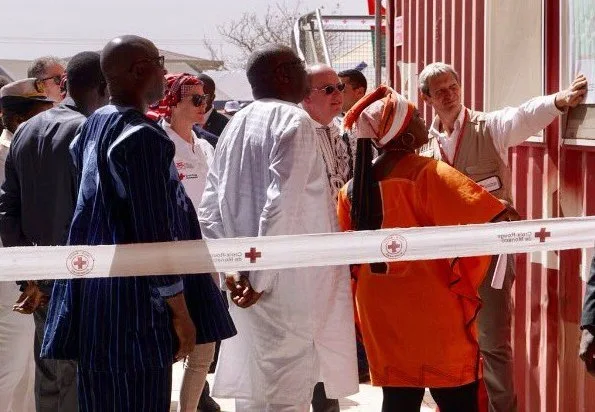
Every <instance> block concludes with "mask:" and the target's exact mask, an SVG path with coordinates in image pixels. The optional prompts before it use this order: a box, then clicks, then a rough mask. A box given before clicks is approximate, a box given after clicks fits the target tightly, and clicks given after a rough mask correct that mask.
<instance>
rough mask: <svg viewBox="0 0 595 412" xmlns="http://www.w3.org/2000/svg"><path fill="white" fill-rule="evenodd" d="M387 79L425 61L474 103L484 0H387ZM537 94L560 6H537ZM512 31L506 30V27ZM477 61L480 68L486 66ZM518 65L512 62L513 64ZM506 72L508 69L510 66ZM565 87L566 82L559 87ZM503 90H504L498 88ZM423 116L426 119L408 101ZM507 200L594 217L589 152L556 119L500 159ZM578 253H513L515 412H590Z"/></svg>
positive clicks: (592, 401)
mask: <svg viewBox="0 0 595 412" xmlns="http://www.w3.org/2000/svg"><path fill="white" fill-rule="evenodd" d="M386 3H387V6H388V7H387V14H388V19H387V22H388V42H387V48H388V49H387V53H388V61H389V62H390V64H389V67H388V69H389V78H390V79H392V81H393V85H394V86H395V87H397V89H401V87H402V86H403V85H402V84H401V73H400V72H399V68H398V65H397V63H398V62H404V63H413V64H415V65H416V66H417V73H419V71H421V69H423V67H424V66H425V65H426V64H428V63H431V62H433V61H445V62H447V63H450V64H453V65H454V67H455V68H456V70H458V71H459V73H460V74H461V81H462V86H463V92H464V95H463V100H464V104H465V105H466V106H467V107H470V108H474V109H477V110H481V109H483V106H484V94H483V90H484V38H485V30H484V20H485V19H484V17H485V16H484V13H485V2H484V0H467V1H465V0H452V1H451V0H389V1H387V2H386ZM544 11H545V13H544V19H545V21H544V27H545V33H544V34H545V58H544V61H545V62H546V63H545V66H546V67H545V68H544V69H545V83H546V84H545V90H546V92H547V93H554V92H556V91H558V90H559V89H560V86H561V82H560V67H559V62H560V4H559V0H544ZM395 16H403V26H404V36H403V37H404V41H403V45H402V46H397V47H394V33H393V32H392V31H393V29H394V19H395ZM513 29H514V28H511V30H513ZM486 64H490V63H489V62H486ZM518 64H522V62H519V63H518ZM511 69H512V70H514V63H511ZM562 83H563V84H562V85H563V86H565V85H566V84H565V83H566V82H562ZM503 87H505V85H503ZM417 103H418V107H419V108H420V111H421V112H422V113H423V114H424V116H425V118H426V119H431V118H432V116H433V113H432V111H431V109H430V108H428V107H425V105H423V103H422V102H421V101H417ZM510 160H511V166H512V168H513V174H514V195H515V203H516V206H517V208H518V209H519V211H520V213H521V215H522V216H524V217H526V218H528V219H539V218H546V217H566V216H584V215H595V196H593V195H591V196H589V192H590V193H595V150H594V148H585V147H581V146H578V147H576V146H575V147H570V146H564V145H561V144H560V123H559V121H556V122H554V123H553V124H552V125H551V126H549V127H548V128H547V129H546V131H545V143H526V144H524V145H521V146H519V147H517V148H515V149H513V150H511V153H510ZM582 253H583V252H582V251H580V250H573V251H567V252H561V253H556V252H552V253H537V254H533V255H526V254H521V255H517V257H516V262H517V279H516V283H515V289H514V302H515V318H514V327H513V342H514V356H515V368H516V371H515V378H516V386H517V393H518V396H519V411H525V412H536V411H547V412H550V411H557V412H579V411H595V378H593V377H591V376H589V375H587V374H586V372H585V369H584V366H583V365H582V363H581V362H579V359H578V356H577V354H578V339H579V331H578V323H579V319H580V313H581V307H582V296H583V292H584V283H583V282H582V281H581V280H580V264H581V262H585V258H584V257H583V256H582Z"/></svg>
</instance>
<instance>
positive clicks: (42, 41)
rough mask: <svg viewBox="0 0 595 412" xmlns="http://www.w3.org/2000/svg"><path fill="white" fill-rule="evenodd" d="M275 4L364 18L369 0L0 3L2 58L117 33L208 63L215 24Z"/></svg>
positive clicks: (97, 42) (78, 47)
mask: <svg viewBox="0 0 595 412" xmlns="http://www.w3.org/2000/svg"><path fill="white" fill-rule="evenodd" d="M277 2H280V3H283V2H285V4H287V5H288V6H291V7H293V6H294V5H295V4H296V3H298V2H299V4H300V9H301V10H304V11H305V12H308V11H312V10H314V9H315V8H317V7H322V8H323V14H324V13H325V12H328V14H331V12H335V10H337V8H338V9H339V10H340V13H341V14H358V15H359V14H368V6H367V0H301V1H299V0H231V1H219V0H208V1H207V0H194V1H190V0H162V1H155V0H97V1H95V0H94V1H91V0H53V1H26V0H25V1H22V0H2V3H3V7H2V9H3V10H2V14H3V19H2V22H1V23H0V59H34V58H36V57H39V56H42V55H55V56H58V57H67V56H71V55H72V54H74V53H77V52H80V51H83V50H100V49H101V48H102V47H103V46H104V45H105V43H106V42H107V41H108V40H109V39H111V38H113V37H116V36H118V35H120V34H137V35H141V36H143V37H147V38H149V39H151V40H153V41H154V42H155V44H156V45H157V47H159V48H161V49H166V50H170V51H174V52H178V53H183V54H188V55H191V56H197V57H202V58H210V55H209V53H208V52H207V51H206V49H205V48H204V46H203V38H205V37H206V38H208V39H210V40H211V42H212V43H213V44H214V45H215V47H218V45H220V44H222V45H225V43H223V42H222V40H221V39H220V38H219V36H218V33H217V29H216V27H217V25H221V24H224V23H225V22H226V21H233V20H237V19H239V17H241V16H242V14H243V13H246V12H251V11H255V12H258V13H263V14H264V13H265V12H266V10H267V7H268V6H271V5H274V4H275V3H277ZM228 49H229V46H228ZM226 51H227V50H225V49H224V54H225V52H226Z"/></svg>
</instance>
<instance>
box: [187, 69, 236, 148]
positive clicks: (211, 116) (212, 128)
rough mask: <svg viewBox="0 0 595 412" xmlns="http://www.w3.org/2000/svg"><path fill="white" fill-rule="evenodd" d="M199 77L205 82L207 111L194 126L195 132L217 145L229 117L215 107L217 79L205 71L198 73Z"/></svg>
mask: <svg viewBox="0 0 595 412" xmlns="http://www.w3.org/2000/svg"><path fill="white" fill-rule="evenodd" d="M198 79H199V80H200V81H201V82H203V85H204V92H205V97H206V107H205V113H204V114H203V115H202V116H200V119H199V120H198V123H197V124H196V126H195V127H194V132H195V133H196V134H197V135H199V136H200V137H202V138H203V139H205V140H206V141H207V142H209V143H210V144H211V145H212V146H213V147H215V146H216V145H217V141H218V140H219V136H221V132H223V129H224V128H225V126H226V125H227V122H229V118H228V117H227V116H225V115H223V114H221V113H219V112H218V111H217V110H215V108H214V107H213V102H214V101H215V81H214V80H213V79H212V78H211V77H210V76H207V75H206V74H204V73H201V74H199V75H198Z"/></svg>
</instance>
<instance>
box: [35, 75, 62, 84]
mask: <svg viewBox="0 0 595 412" xmlns="http://www.w3.org/2000/svg"><path fill="white" fill-rule="evenodd" d="M39 80H41V81H42V82H45V81H47V80H51V81H53V82H54V84H55V85H56V86H60V83H61V81H62V76H50V77H45V78H43V79H39Z"/></svg>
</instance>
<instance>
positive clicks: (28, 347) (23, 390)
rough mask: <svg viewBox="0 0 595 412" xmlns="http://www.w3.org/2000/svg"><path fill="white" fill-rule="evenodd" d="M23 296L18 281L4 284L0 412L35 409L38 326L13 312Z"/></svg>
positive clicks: (0, 292) (0, 290) (0, 314)
mask: <svg viewBox="0 0 595 412" xmlns="http://www.w3.org/2000/svg"><path fill="white" fill-rule="evenodd" d="M19 295H20V292H19V287H18V285H16V284H15V283H14V282H0V412H31V411H34V410H35V394H34V387H35V361H34V357H33V340H34V335H35V324H34V323H33V316H32V315H21V314H20V313H16V312H13V311H12V305H13V304H14V303H15V302H16V300H17V298H18V297H19Z"/></svg>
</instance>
